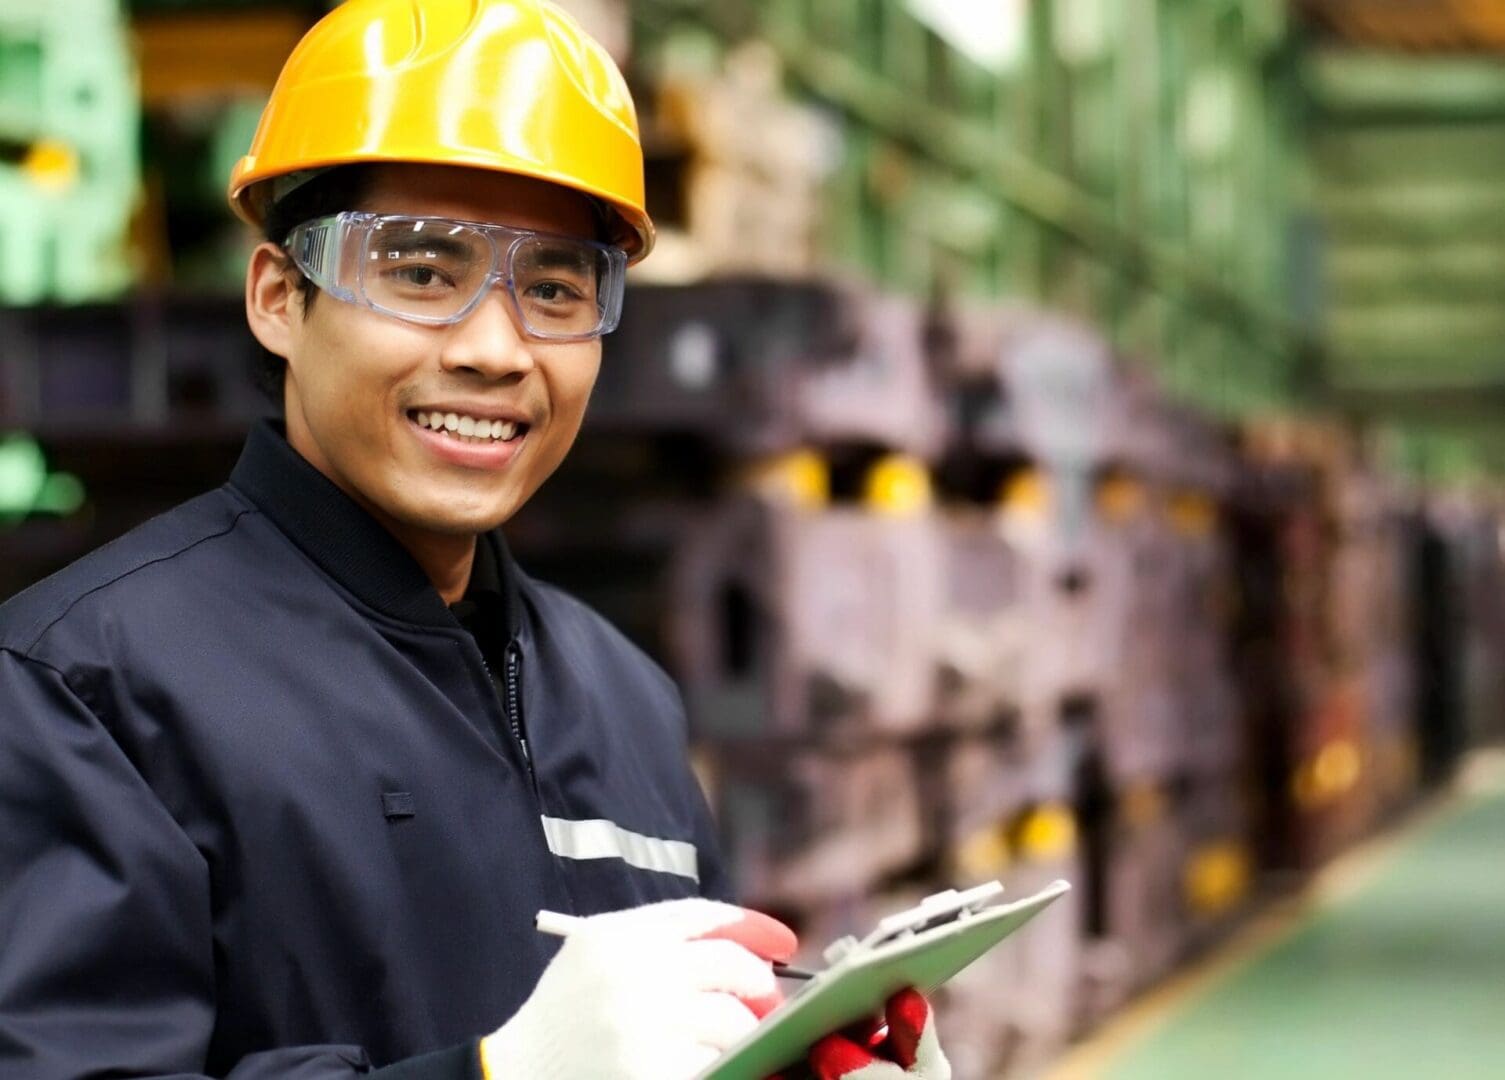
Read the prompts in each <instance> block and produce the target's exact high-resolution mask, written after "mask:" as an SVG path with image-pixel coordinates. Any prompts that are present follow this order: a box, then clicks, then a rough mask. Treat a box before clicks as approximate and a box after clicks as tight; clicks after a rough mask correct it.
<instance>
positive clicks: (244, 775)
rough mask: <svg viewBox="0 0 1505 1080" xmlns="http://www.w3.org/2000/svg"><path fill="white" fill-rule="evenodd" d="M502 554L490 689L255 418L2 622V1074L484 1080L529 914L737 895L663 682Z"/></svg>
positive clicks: (521, 990)
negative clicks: (222, 469) (240, 446)
mask: <svg viewBox="0 0 1505 1080" xmlns="http://www.w3.org/2000/svg"><path fill="white" fill-rule="evenodd" d="M482 542H485V543H490V544H494V545H496V546H495V548H494V551H495V552H496V555H497V562H498V565H499V566H500V567H501V568H502V570H503V577H504V584H505V587H506V589H507V591H508V596H509V602H508V604H507V605H506V607H505V610H507V611H509V612H510V613H511V615H510V619H509V621H510V623H511V625H510V626H508V627H507V628H506V630H507V633H508V634H509V635H510V641H511V643H512V646H513V648H514V649H515V656H516V661H517V664H516V668H517V669H516V671H515V672H512V673H511V674H512V675H513V676H514V678H512V679H509V680H507V681H505V682H503V683H502V684H501V685H502V689H503V693H501V694H499V693H498V689H497V684H495V683H493V681H492V679H491V678H490V673H489V671H488V670H487V668H486V666H485V664H484V662H483V659H482V656H481V653H480V650H479V649H478V647H477V645H476V642H475V639H474V638H473V637H472V636H471V635H470V634H469V633H467V632H466V631H465V630H464V629H463V628H462V627H461V626H460V624H459V623H458V622H457V621H456V620H455V617H454V616H453V615H452V614H451V613H450V611H449V609H448V608H447V607H446V606H445V604H444V602H443V600H442V599H441V598H440V596H439V594H438V592H437V591H436V590H435V589H434V587H433V586H432V585H431V584H430V582H429V581H428V579H427V578H426V577H425V576H424V574H423V572H422V571H421V570H420V568H419V566H418V565H417V563H416V562H415V561H414V560H413V559H412V558H411V557H410V556H409V555H408V553H407V551H406V550H405V549H404V548H403V547H402V546H401V545H399V544H398V543H397V541H396V540H395V539H394V538H393V537H392V536H391V535H390V534H389V533H388V532H387V531H386V530H385V529H383V528H382V527H381V526H380V525H379V524H378V523H377V521H376V520H375V519H374V518H372V517H371V516H370V515H368V514H367V513H366V512H365V511H364V510H362V509H361V508H360V507H359V506H358V504H356V503H355V502H354V501H353V500H351V499H349V498H348V497H347V496H345V495H344V494H343V493H342V492H341V491H340V490H339V489H338V488H336V487H335V486H334V485H333V484H332V483H331V482H330V481H328V480H327V479H326V478H325V477H324V476H323V475H322V474H320V473H319V472H318V471H317V470H315V469H314V468H312V467H311V466H310V465H308V464H307V463H306V462H305V461H304V460H303V458H302V457H300V456H299V455H298V454H297V453H296V452H295V451H294V450H292V448H291V447H290V446H289V445H288V444H287V442H286V440H285V438H284V437H283V436H282V435H281V433H280V432H279V430H278V429H277V428H275V427H273V426H272V425H270V424H266V423H263V424H262V425H259V426H258V427H257V428H256V429H254V430H253V432H252V433H251V436H250V438H249V440H248V441H247V444H246V448H245V452H244V453H243V455H242V457H241V459H240V462H239V464H237V465H236V467H235V471H234V473H233V474H232V476H231V479H230V481H229V482H228V483H227V484H226V485H225V486H223V487H221V488H219V489H217V490H215V491H212V492H210V493H208V494H205V495H202V496H200V497H198V498H197V499H194V500H192V501H190V502H187V503H185V504H183V505H182V506H179V507H177V508H176V509H174V510H171V511H169V512H168V513H166V514H164V515H162V516H161V517H158V518H156V519H154V520H152V521H150V522H148V523H147V524H145V525H143V526H141V527H140V528H138V529H136V530H134V531H133V532H131V533H129V534H128V535H126V536H125V537H123V538H121V539H119V540H117V541H115V542H113V543H111V544H109V545H107V546H105V547H103V548H101V549H99V550H98V551H96V552H94V553H92V554H90V555H88V556H86V557H85V558H83V559H81V560H79V561H78V562H76V563H74V564H73V565H72V566H69V567H68V568H66V569H65V570H63V571H61V572H60V573H58V574H56V575H54V576H53V577H50V578H48V579H47V580H45V581H43V582H41V583H40V584H38V585H36V586H34V587H32V588H30V589H28V590H27V591H26V592H24V593H22V594H20V595H19V596H17V597H15V598H14V599H12V600H10V601H9V602H8V603H6V604H5V605H4V606H0V1077H3V1078H4V1080H81V1078H84V1077H90V1078H99V1077H110V1078H112V1080H123V1078H127V1077H164V1076H172V1077H176V1078H182V1077H185V1076H193V1077H197V1076H204V1075H208V1076H215V1077H231V1078H233V1080H273V1078H275V1080H348V1078H350V1077H352V1076H354V1075H357V1074H360V1073H363V1072H368V1071H370V1070H371V1069H372V1068H380V1072H381V1073H389V1074H390V1075H391V1076H392V1077H396V1076H404V1077H454V1076H465V1075H474V1074H476V1073H477V1072H478V1070H479V1065H478V1062H477V1055H476V1040H477V1039H478V1038H479V1037H481V1036H483V1035H485V1034H486V1033H488V1032H490V1031H493V1030H495V1029H496V1027H497V1026H498V1025H499V1024H501V1023H502V1022H503V1021H504V1020H506V1019H507V1018H508V1017H509V1016H511V1015H512V1013H513V1012H514V1011H515V1010H516V1009H517V1007H518V1006H519V1005H520V1004H521V1003H522V1002H523V1000H524V999H525V998H526V997H527V996H528V994H529V993H530V992H531V991H532V989H533V986H534V984H535V982H536V981H537V979H538V976H539V975H540V973H541V972H542V970H543V968H544V966H545V964H546V963H547V962H548V960H549V959H550V957H551V956H552V955H553V952H554V951H555V949H556V948H557V943H556V942H554V941H553V940H552V939H548V938H545V937H543V936H542V935H540V934H539V933H537V932H536V931H535V930H534V928H533V917H534V914H535V913H536V912H537V911H538V909H540V908H551V909H554V910H558V911H563V912H574V913H577V914H592V913H596V912H602V911H609V910H615V909H619V908H625V907H630V906H633V905H637V904H642V903H647V902H651V901H655V900H661V899H668V898H673V897H682V896H691V895H708V896H714V897H724V896H725V895H726V894H727V883H726V880H725V877H724V875H723V872H722V869H721V867H720V865H719V862H718V856H717V854H716V850H715V844H714V840H713V839H712V829H711V824H710V819H709V816H708V814H707V811H706V805H705V800H704V798H703V797H702V795H701V792H700V790H699V788H698V787H697V785H696V783H695V781H694V777H693V774H692V773H691V772H690V770H689V767H688V762H687V757H686V745H685V724H684V714H683V711H682V708H681V705H680V701H679V696H678V693H677V692H676V690H675V688H674V686H673V684H672V683H671V682H670V680H669V679H668V678H667V677H666V676H665V675H664V674H663V672H662V671H661V670H660V669H659V668H658V667H657V666H656V665H654V664H653V663H652V662H651V661H650V660H649V659H648V658H647V657H646V656H645V655H643V654H642V653H641V652H640V651H639V650H638V649H637V648H635V647H634V646H633V645H631V644H630V643H628V641H627V640H626V639H625V638H623V637H622V636H621V634H619V633H618V632H617V631H616V630H614V629H613V628H612V627H611V626H610V625H608V624H607V623H606V622H605V621H604V620H603V619H602V618H601V617H600V616H598V615H596V614H595V613H594V612H592V611H591V610H589V609H588V608H586V607H585V606H583V605H582V604H580V603H579V602H578V601H576V600H574V599H572V598H570V597H568V596H566V595H564V594H563V593H561V592H559V591H557V590H555V589H553V588H550V587H548V586H545V585H542V584H539V583H537V582H534V581H532V580H530V579H529V578H528V577H526V576H525V575H524V574H523V573H521V572H520V571H519V570H518V568H517V566H516V565H515V563H513V562H512V561H511V558H510V556H508V555H507V553H506V549H505V546H504V545H502V544H501V540H500V537H499V536H496V535H492V536H487V537H483V538H482ZM514 692H515V700H514V701H511V702H509V701H506V700H502V699H503V698H506V697H511V696H513V695H514ZM509 707H512V708H516V709H518V710H520V714H521V715H520V717H519V719H521V720H522V722H523V724H524V725H525V730H526V733H527V739H528V743H529V749H530V751H531V769H530V768H529V765H528V763H527V761H525V759H524V757H523V755H522V753H521V750H520V747H519V746H518V744H517V739H516V738H515V737H514V736H513V734H512V732H513V728H512V726H511V725H509V723H508V722H507V720H508V717H507V715H506V710H507V709H508V708H509ZM394 1063H395V1064H394Z"/></svg>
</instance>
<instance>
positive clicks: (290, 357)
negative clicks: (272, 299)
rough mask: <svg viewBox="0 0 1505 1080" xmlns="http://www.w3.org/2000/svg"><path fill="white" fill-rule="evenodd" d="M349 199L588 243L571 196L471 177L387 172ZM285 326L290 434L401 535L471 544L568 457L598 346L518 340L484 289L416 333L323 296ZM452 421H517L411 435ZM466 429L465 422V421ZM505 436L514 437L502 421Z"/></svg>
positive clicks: (510, 180) (496, 294) (505, 309)
mask: <svg viewBox="0 0 1505 1080" xmlns="http://www.w3.org/2000/svg"><path fill="white" fill-rule="evenodd" d="M373 178H374V185H373V186H372V188H371V189H370V191H369V193H368V195H367V197H366V198H365V199H364V200H363V201H362V203H361V205H360V206H356V207H351V208H350V209H354V210H368V211H372V212H375V213H382V214H411V215H432V216H439V217H450V218H460V219H463V220H467V221H485V222H494V223H497V224H502V225H510V226H514V227H518V228H524V229H537V230H539V231H543V232H549V233H558V234H564V235H569V236H578V237H581V238H586V239H594V238H595V228H594V222H595V217H594V215H593V213H592V211H591V208H590V206H589V204H588V203H587V201H586V200H585V199H584V198H583V197H582V196H580V195H578V194H575V193H574V192H571V191H568V190H566V189H564V188H560V187H557V186H554V185H551V184H544V183H540V182H537V181H532V180H526V179H523V178H521V177H513V176H508V175H505V174H500V173H488V172H484V171H480V170H472V169H461V168H446V167H442V166H423V165H384V166H380V167H377V168H375V169H374V170H373ZM292 307H293V309H294V310H293V311H292V313H291V316H290V318H288V320H287V334H288V337H287V341H288V347H287V352H286V356H287V361H288V365H287V367H288V370H287V388H286V392H285V403H286V413H287V426H288V439H289V441H290V442H292V444H293V445H294V447H295V448H297V449H298V450H299V451H300V452H301V453H302V454H303V455H304V456H305V457H307V458H308V459H309V460H310V461H311V462H312V463H313V464H314V465H315V467H317V468H318V469H319V470H320V471H322V472H323V473H324V474H325V475H326V476H328V477H329V478H330V479H332V480H333V481H334V482H335V483H336V484H338V485H339V486H340V487H341V488H342V489H343V490H345V492H346V493H347V494H349V495H351V496H352V497H353V498H355V499H356V500H357V501H358V502H360V503H361V504H362V505H364V506H366V508H367V509H368V510H371V511H372V512H374V513H375V514H376V515H377V516H378V517H379V518H381V519H384V520H387V521H388V522H389V525H395V526H396V527H397V528H398V529H399V530H400V531H408V530H418V531H420V532H425V533H442V534H446V535H467V534H475V533H479V532H484V531H486V530H489V529H493V528H495V527H496V526H498V525H500V524H501V523H502V522H504V521H506V520H507V519H508V518H510V517H511V516H512V514H513V513H514V512H516V511H517V509H518V508H519V507H521V506H522V505H523V504H524V503H525V502H527V501H528V499H529V498H530V497H531V496H532V494H533V493H534V492H535V491H536V490H538V487H539V485H540V484H542V483H543V482H544V480H546V479H547V478H548V477H549V475H550V474H551V473H553V471H554V470H555V468H557V467H558V465H559V463H560V462H561V461H562V460H563V459H564V456H565V454H566V453H568V451H569V449H570V446H571V444H572V443H573V442H574V440H575V436H576V434H577V433H578V431H579V430H580V423H581V420H582V418H583V417H584V414H585V406H586V402H587V401H588V400H589V398H590V392H591V387H592V386H593V385H594V384H595V380H596V374H597V371H598V370H599V368H600V362H601V342H600V340H599V339H596V340H591V341H581V342H552V341H539V340H535V339H531V338H528V337H526V336H525V335H524V332H523V330H522V328H521V327H520V326H519V325H518V324H517V323H516V321H515V318H514V315H513V312H512V308H511V306H510V302H509V300H508V297H507V296H506V294H505V292H504V291H503V290H502V289H500V288H493V289H491V290H490V292H489V293H488V294H487V295H486V296H485V297H484V298H483V299H482V301H481V302H480V304H479V306H478V307H476V309H475V310H474V311H472V312H471V314H470V315H469V316H467V317H466V318H465V319H464V320H463V321H461V322H459V323H457V324H454V325H451V326H420V325H416V324H413V323H409V322H404V321H401V320H398V319H394V318H391V317H389V316H386V315H381V314H378V313H377V312H374V311H371V310H370V309H368V308H366V307H363V306H359V305H356V304H349V303H343V302H341V301H339V300H337V299H335V298H334V297H332V296H328V295H321V296H319V297H318V300H317V302H316V303H314V304H313V306H312V307H311V308H310V309H309V310H308V312H307V313H306V317H300V314H301V313H300V312H299V311H298V310H297V302H296V299H295V300H294V301H293V302H292ZM449 413H453V414H455V415H456V416H458V417H469V418H471V419H473V420H476V421H491V422H492V423H493V424H494V423H495V422H496V421H498V420H500V421H502V422H503V423H515V424H517V425H518V432H517V434H516V435H515V436H514V437H513V438H511V439H508V440H505V441H503V440H498V439H490V438H478V437H475V436H471V437H469V438H467V437H465V436H459V437H456V436H455V435H454V434H450V433H447V432H444V431H435V430H433V429H432V427H431V426H430V427H424V426H420V424H419V422H418V421H419V418H420V416H427V417H429V418H430V424H432V422H433V421H432V417H433V416H434V414H449ZM465 426H466V427H468V425H465ZM502 431H503V432H504V433H507V432H509V431H510V429H507V428H503V429H502Z"/></svg>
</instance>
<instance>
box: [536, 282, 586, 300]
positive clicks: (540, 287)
mask: <svg viewBox="0 0 1505 1080" xmlns="http://www.w3.org/2000/svg"><path fill="white" fill-rule="evenodd" d="M528 294H529V295H530V296H532V297H534V298H535V299H538V300H543V301H545V302H549V303H552V302H556V301H561V300H579V299H580V298H581V297H580V293H579V291H578V290H576V289H573V288H571V287H570V286H568V285H566V284H565V283H564V282H562V281H540V282H537V283H536V284H534V285H531V286H529V288H528Z"/></svg>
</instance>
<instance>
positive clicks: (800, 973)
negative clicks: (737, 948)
mask: <svg viewBox="0 0 1505 1080" xmlns="http://www.w3.org/2000/svg"><path fill="white" fill-rule="evenodd" d="M581 921H582V920H581V918H580V916H578V915H561V914H560V913H559V912H557V911H547V910H540V911H539V913H538V915H537V916H536V917H535V918H534V920H533V925H534V926H536V927H537V928H538V929H539V931H540V932H541V933H545V934H553V935H554V936H555V937H569V936H570V934H571V933H572V932H573V931H574V930H575V928H576V927H577V926H578V925H579V924H580V922H581ZM772 963H773V973H774V974H775V975H777V976H778V977H779V978H781V979H813V978H815V972H813V971H806V970H805V969H804V968H797V967H793V966H791V965H789V964H781V963H779V961H777V960H774V961H772Z"/></svg>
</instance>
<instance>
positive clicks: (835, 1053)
mask: <svg viewBox="0 0 1505 1080" xmlns="http://www.w3.org/2000/svg"><path fill="white" fill-rule="evenodd" d="M884 1015H885V1016H886V1017H887V1019H888V1038H887V1039H885V1040H884V1041H883V1042H882V1043H881V1044H880V1045H879V1046H877V1047H876V1048H874V1049H868V1048H865V1047H863V1046H861V1045H859V1044H858V1043H856V1042H854V1041H853V1040H852V1039H851V1038H850V1037H848V1036H847V1035H842V1034H834V1035H827V1036H826V1037H825V1038H824V1039H822V1040H820V1042H818V1043H816V1044H815V1045H814V1046H813V1047H811V1049H810V1068H811V1069H812V1070H814V1072H815V1076H816V1080H845V1078H851V1080H867V1078H869V1077H872V1078H874V1080H881V1078H888V1077H900V1076H913V1077H923V1078H925V1080H950V1077H951V1066H950V1064H949V1063H948V1062H947V1061H946V1056H945V1055H944V1054H943V1053H941V1050H940V1046H939V1044H938V1043H937V1042H936V1039H935V1030H934V1027H935V1025H934V1021H933V1019H932V1017H931V1012H930V1003H929V1002H928V1001H926V1000H925V998H924V996H923V995H922V994H920V993H919V991H917V990H914V989H908V990H900V991H899V992H898V993H897V994H895V995H894V996H893V997H891V998H889V999H888V1003H887V1005H886V1006H885V1008H884Z"/></svg>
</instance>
